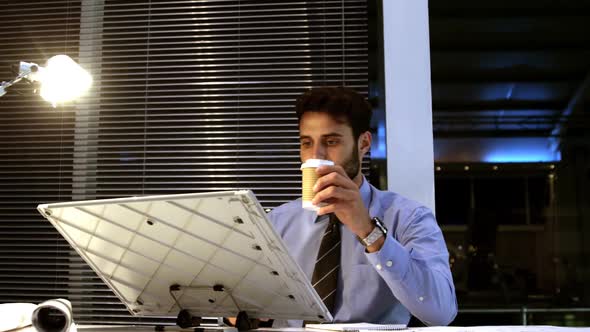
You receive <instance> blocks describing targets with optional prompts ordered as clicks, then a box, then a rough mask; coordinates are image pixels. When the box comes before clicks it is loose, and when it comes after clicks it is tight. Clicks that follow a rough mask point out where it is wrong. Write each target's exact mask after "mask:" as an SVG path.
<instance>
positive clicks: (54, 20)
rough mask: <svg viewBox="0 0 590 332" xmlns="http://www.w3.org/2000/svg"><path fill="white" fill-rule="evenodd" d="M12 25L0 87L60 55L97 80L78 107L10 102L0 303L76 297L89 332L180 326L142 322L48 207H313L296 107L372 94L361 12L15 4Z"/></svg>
mask: <svg viewBox="0 0 590 332" xmlns="http://www.w3.org/2000/svg"><path fill="white" fill-rule="evenodd" d="M0 19H1V20H2V22H3V23H4V26H5V27H4V29H3V30H2V31H0V47H1V49H2V52H0V79H3V80H8V79H11V78H13V77H14V75H13V74H12V73H11V72H10V64H13V63H16V62H17V61H19V60H24V61H32V62H37V63H39V64H43V63H44V62H45V61H46V60H47V58H49V57H50V56H52V55H54V54H60V53H65V54H68V55H69V56H71V57H73V58H74V59H75V60H76V61H78V62H79V63H80V64H81V65H82V66H83V67H85V68H87V69H88V70H89V71H90V72H91V74H92V75H93V78H94V83H93V87H92V89H91V91H90V92H89V93H88V95H87V96H85V97H84V98H82V99H81V100H79V101H77V102H76V103H75V104H69V105H66V106H58V107H57V108H53V107H52V106H51V105H49V104H47V103H45V102H44V101H42V100H41V99H40V98H39V97H38V96H36V95H34V94H32V92H31V91H32V87H31V86H30V85H28V84H26V83H19V84H18V85H16V86H14V87H13V88H12V89H11V90H10V91H9V93H8V94H7V95H6V96H4V97H2V98H1V99H0V135H1V137H2V139H1V140H0V158H1V159H0V186H1V189H0V195H1V200H0V255H1V258H0V303H4V302H35V303H37V302H41V301H43V300H45V299H48V298H55V297H66V298H69V299H70V300H72V303H73V308H74V316H75V317H74V319H75V320H76V321H77V322H79V323H86V324H92V323H100V324H130V323H133V324H154V323H159V324H171V323H173V322H174V319H170V318H154V319H141V318H136V317H132V316H131V315H130V314H129V313H128V312H127V310H126V309H125V307H124V306H123V305H122V304H121V303H120V301H119V300H118V299H117V297H116V296H115V295H114V294H113V293H112V292H111V291H110V290H109V289H108V288H107V287H106V286H105V285H104V284H103V283H102V281H101V280H100V279H99V278H98V277H97V276H96V275H95V274H94V272H93V271H92V270H91V269H90V268H89V267H88V266H87V265H86V264H85V263H84V262H83V261H82V260H81V259H80V258H79V257H78V256H77V254H76V253H75V252H73V251H72V250H71V249H70V248H69V246H68V244H67V243H66V242H65V241H64V240H63V239H62V238H61V236H60V235H59V234H57V233H56V232H55V231H54V229H53V228H52V226H51V225H50V224H49V223H48V222H46V221H45V220H43V219H42V218H41V217H40V216H39V215H38V214H37V212H36V210H35V207H36V205H37V204H39V203H47V202H56V201H69V200H79V199H100V198H109V197H122V196H131V195H150V194H173V193H188V192H206V191H219V190H235V189H252V190H253V191H254V192H255V194H256V195H257V197H258V198H259V200H260V201H261V202H262V204H263V206H264V207H265V208H273V207H275V206H278V205H280V204H282V203H284V202H286V201H288V200H291V199H294V198H297V197H298V196H299V195H300V171H299V165H300V161H299V153H298V136H297V121H296V117H295V113H294V110H293V103H294V100H295V98H296V96H298V95H299V94H300V93H302V92H303V91H304V90H305V89H308V88H311V87H314V86H323V85H347V86H350V87H352V88H355V89H357V90H358V91H359V92H361V93H364V94H365V95H366V94H367V92H368V91H367V90H368V77H367V75H368V74H367V72H368V50H367V48H368V45H367V44H368V42H367V38H368V36H367V35H368V33H367V31H368V27H367V25H368V22H367V3H366V1H361V0H358V1H357V0H346V1H344V0H334V1H330V0H325V1H272V2H270V1H261V0H258V1H246V0H242V1H235V0H225V1H222V0H218V1H194V0H193V1H188V0H179V1H130V0H117V1H113V0H110V1H109V0H90V1H24V2H20V3H18V4H12V3H8V2H2V3H0ZM363 165H364V171H365V172H368V159H367V160H365V162H364V163H363Z"/></svg>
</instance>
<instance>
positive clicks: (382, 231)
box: [359, 217, 387, 247]
mask: <svg viewBox="0 0 590 332" xmlns="http://www.w3.org/2000/svg"><path fill="white" fill-rule="evenodd" d="M371 221H372V222H373V225H375V228H373V230H372V231H371V233H369V235H367V237H366V238H364V239H361V238H359V241H361V243H362V244H363V246H365V247H370V246H371V245H372V244H373V243H375V241H377V240H379V238H380V237H381V236H386V235H387V227H385V224H383V222H382V221H381V219H379V218H377V217H373V219H371Z"/></svg>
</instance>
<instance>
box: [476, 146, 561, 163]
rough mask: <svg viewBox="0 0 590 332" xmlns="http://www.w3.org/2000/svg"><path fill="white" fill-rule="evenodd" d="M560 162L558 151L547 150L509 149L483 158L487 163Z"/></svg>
mask: <svg viewBox="0 0 590 332" xmlns="http://www.w3.org/2000/svg"><path fill="white" fill-rule="evenodd" d="M560 160H561V153H560V152H559V151H557V152H552V151H550V150H548V149H545V150H537V149H526V148H521V149H510V150H507V149H506V150H500V151H491V152H489V153H488V154H486V155H485V156H484V158H483V161H484V162H489V163H540V162H558V161H560Z"/></svg>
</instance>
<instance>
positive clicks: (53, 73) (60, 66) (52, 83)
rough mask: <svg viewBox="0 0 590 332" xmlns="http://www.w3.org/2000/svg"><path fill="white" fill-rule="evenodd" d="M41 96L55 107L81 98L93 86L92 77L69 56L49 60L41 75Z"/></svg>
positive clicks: (59, 56) (57, 56)
mask: <svg viewBox="0 0 590 332" xmlns="http://www.w3.org/2000/svg"><path fill="white" fill-rule="evenodd" d="M39 81H40V82H41V90H40V95H41V97H42V98H43V99H45V100H46V101H48V102H50V103H51V104H53V106H55V105H56V104H57V103H63V102H66V101H70V100H73V99H76V98H78V97H80V96H81V95H82V94H84V93H85V92H86V91H88V89H89V88H90V86H91V85H92V76H90V74H89V73H88V72H87V71H86V70H85V69H84V68H82V67H80V65H78V64H77V63H76V62H75V61H74V60H72V58H70V57H69V56H67V55H63V54H60V55H56V56H53V57H51V58H49V60H47V65H46V66H45V68H43V70H42V72H41V73H40V75H39Z"/></svg>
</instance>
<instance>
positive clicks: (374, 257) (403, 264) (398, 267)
mask: <svg viewBox="0 0 590 332" xmlns="http://www.w3.org/2000/svg"><path fill="white" fill-rule="evenodd" d="M365 255H366V256H367V259H368V260H369V263H371V265H373V267H374V268H375V269H376V270H377V272H378V273H379V274H384V273H385V274H387V275H389V276H392V277H393V278H394V279H395V280H402V279H403V278H404V277H405V275H406V273H407V271H408V265H409V262H410V254H409V253H408V251H407V250H406V248H404V247H403V246H402V245H401V244H400V243H399V242H398V241H397V240H396V239H394V238H392V237H391V236H386V237H385V242H383V246H382V247H381V249H380V250H379V251H376V252H372V253H365Z"/></svg>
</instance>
